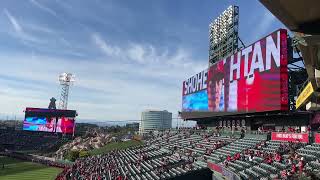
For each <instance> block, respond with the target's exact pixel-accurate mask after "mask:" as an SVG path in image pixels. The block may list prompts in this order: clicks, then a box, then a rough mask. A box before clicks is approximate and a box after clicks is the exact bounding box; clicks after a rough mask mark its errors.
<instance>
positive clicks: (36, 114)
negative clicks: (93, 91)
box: [23, 108, 77, 134]
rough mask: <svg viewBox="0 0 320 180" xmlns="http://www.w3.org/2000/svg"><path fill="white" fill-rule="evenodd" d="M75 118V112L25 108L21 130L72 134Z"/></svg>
mask: <svg viewBox="0 0 320 180" xmlns="http://www.w3.org/2000/svg"><path fill="white" fill-rule="evenodd" d="M76 116H77V113H76V111H75V110H61V109H44V108H26V110H25V119H24V121H23V130H26V131H44V132H58V133H64V134H72V133H73V132H74V127H75V117H76Z"/></svg>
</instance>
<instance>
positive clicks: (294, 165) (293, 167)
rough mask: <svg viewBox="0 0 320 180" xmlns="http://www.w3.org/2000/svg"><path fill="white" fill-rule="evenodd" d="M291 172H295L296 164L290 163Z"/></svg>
mask: <svg viewBox="0 0 320 180" xmlns="http://www.w3.org/2000/svg"><path fill="white" fill-rule="evenodd" d="M291 172H292V173H293V174H295V173H296V172H297V166H296V164H292V165H291Z"/></svg>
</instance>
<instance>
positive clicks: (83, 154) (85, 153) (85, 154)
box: [79, 151, 89, 158]
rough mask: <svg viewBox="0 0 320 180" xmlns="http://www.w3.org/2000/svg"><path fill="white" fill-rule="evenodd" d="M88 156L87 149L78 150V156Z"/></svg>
mask: <svg viewBox="0 0 320 180" xmlns="http://www.w3.org/2000/svg"><path fill="white" fill-rule="evenodd" d="M88 156H89V152H88V151H80V152H79V157H80V158H82V157H88Z"/></svg>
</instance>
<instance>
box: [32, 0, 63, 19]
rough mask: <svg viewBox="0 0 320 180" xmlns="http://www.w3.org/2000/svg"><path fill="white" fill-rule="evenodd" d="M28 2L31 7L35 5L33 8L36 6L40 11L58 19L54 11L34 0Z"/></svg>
mask: <svg viewBox="0 0 320 180" xmlns="http://www.w3.org/2000/svg"><path fill="white" fill-rule="evenodd" d="M30 2H31V3H32V4H33V5H35V6H37V7H38V8H40V9H41V10H43V11H45V12H47V13H49V14H51V15H52V16H55V17H58V15H57V13H56V12H55V11H54V10H52V9H50V8H48V7H46V6H44V5H43V4H41V3H39V2H38V1H36V0H30Z"/></svg>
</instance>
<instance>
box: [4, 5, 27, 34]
mask: <svg viewBox="0 0 320 180" xmlns="http://www.w3.org/2000/svg"><path fill="white" fill-rule="evenodd" d="M3 11H4V13H5V14H6V16H7V17H8V19H9V21H10V23H11V24H12V26H13V28H14V30H15V31H16V32H18V33H23V30H22V27H21V26H20V24H19V23H18V21H17V20H16V18H15V17H13V16H12V15H11V13H10V12H9V11H8V10H7V9H4V10H3Z"/></svg>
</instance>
